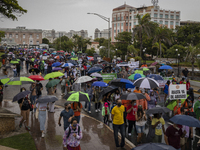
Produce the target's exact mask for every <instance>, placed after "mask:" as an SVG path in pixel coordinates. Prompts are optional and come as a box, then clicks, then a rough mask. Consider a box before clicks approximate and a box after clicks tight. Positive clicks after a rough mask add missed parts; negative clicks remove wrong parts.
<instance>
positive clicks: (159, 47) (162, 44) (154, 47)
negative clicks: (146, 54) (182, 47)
mask: <svg viewBox="0 0 200 150" xmlns="http://www.w3.org/2000/svg"><path fill="white" fill-rule="evenodd" d="M152 49H156V50H157V54H156V56H157V57H156V58H158V52H159V50H160V49H161V51H162V52H164V51H165V50H167V47H166V46H165V44H164V43H161V45H160V44H159V43H158V42H156V43H154V44H153V45H152ZM152 56H153V55H152Z"/></svg>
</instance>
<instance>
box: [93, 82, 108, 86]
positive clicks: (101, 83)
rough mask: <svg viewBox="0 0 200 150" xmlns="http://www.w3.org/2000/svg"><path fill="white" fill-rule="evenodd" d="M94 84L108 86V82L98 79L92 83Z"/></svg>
mask: <svg viewBox="0 0 200 150" xmlns="http://www.w3.org/2000/svg"><path fill="white" fill-rule="evenodd" d="M92 86H100V87H107V86H108V84H107V83H105V82H102V81H96V82H94V83H93V84H92Z"/></svg>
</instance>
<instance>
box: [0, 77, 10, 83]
mask: <svg viewBox="0 0 200 150" xmlns="http://www.w3.org/2000/svg"><path fill="white" fill-rule="evenodd" d="M0 80H1V83H3V84H6V83H8V82H9V81H10V78H7V77H1V78H0Z"/></svg>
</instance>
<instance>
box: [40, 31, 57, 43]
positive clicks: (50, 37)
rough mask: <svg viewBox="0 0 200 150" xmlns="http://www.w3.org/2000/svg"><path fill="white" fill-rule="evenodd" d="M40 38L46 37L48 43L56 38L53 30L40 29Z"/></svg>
mask: <svg viewBox="0 0 200 150" xmlns="http://www.w3.org/2000/svg"><path fill="white" fill-rule="evenodd" d="M42 38H46V39H48V40H49V42H50V43H53V41H54V40H55V38H56V33H55V30H54V29H52V30H42Z"/></svg>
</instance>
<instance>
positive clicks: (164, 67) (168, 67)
mask: <svg viewBox="0 0 200 150" xmlns="http://www.w3.org/2000/svg"><path fill="white" fill-rule="evenodd" d="M159 69H173V68H172V67H171V66H168V65H163V66H161V67H160V68H159Z"/></svg>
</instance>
